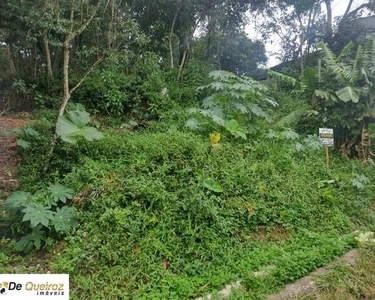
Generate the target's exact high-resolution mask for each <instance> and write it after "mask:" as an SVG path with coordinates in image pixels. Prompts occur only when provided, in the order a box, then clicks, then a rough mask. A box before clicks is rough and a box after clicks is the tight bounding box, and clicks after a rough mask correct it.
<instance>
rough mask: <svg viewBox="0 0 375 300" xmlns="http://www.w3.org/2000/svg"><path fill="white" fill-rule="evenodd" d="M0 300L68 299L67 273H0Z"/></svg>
mask: <svg viewBox="0 0 375 300" xmlns="http://www.w3.org/2000/svg"><path fill="white" fill-rule="evenodd" d="M0 299H1V300H3V299H4V300H19V299H25V300H26V299H27V300H41V299H59V300H69V275H68V274H0Z"/></svg>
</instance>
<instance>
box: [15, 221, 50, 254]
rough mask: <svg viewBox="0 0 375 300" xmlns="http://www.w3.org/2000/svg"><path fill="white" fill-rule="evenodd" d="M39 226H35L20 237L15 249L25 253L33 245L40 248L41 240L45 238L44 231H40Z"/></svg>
mask: <svg viewBox="0 0 375 300" xmlns="http://www.w3.org/2000/svg"><path fill="white" fill-rule="evenodd" d="M41 228H42V227H41V226H37V227H35V228H33V231H32V232H31V233H29V234H27V235H25V236H24V237H22V238H21V239H20V240H19V241H18V243H17V244H16V247H15V249H16V251H20V252H21V251H23V252H25V253H28V252H30V251H31V250H32V249H33V246H35V248H37V249H40V247H41V245H42V241H44V240H45V237H44V231H42V230H41Z"/></svg>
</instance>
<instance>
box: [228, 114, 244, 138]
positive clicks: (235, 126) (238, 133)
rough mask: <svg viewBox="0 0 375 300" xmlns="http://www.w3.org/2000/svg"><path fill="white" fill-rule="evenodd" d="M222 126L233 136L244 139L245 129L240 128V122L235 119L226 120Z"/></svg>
mask: <svg viewBox="0 0 375 300" xmlns="http://www.w3.org/2000/svg"><path fill="white" fill-rule="evenodd" d="M224 127H225V129H226V130H228V131H229V132H230V133H231V134H232V135H234V136H235V137H241V138H243V139H245V140H246V131H245V130H244V129H243V128H241V126H240V124H239V123H238V122H237V121H236V120H234V119H231V120H229V121H226V122H225V124H224Z"/></svg>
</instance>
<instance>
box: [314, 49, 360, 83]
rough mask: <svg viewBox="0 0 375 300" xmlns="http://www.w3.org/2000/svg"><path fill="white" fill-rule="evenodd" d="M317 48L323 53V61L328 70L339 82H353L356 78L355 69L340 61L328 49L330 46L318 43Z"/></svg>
mask: <svg viewBox="0 0 375 300" xmlns="http://www.w3.org/2000/svg"><path fill="white" fill-rule="evenodd" d="M317 46H318V47H319V48H320V49H321V51H322V52H323V55H324V57H323V60H324V62H325V64H326V66H327V68H328V69H329V70H330V71H331V72H332V73H333V75H334V76H335V77H336V79H337V80H338V81H339V82H342V81H349V82H353V81H354V79H355V77H354V75H355V74H354V73H353V69H352V67H351V66H350V65H347V64H345V63H343V62H340V61H338V59H337V57H336V55H335V54H334V53H333V52H332V51H331V50H330V49H329V48H328V46H327V45H326V44H324V43H322V42H320V43H318V44H317Z"/></svg>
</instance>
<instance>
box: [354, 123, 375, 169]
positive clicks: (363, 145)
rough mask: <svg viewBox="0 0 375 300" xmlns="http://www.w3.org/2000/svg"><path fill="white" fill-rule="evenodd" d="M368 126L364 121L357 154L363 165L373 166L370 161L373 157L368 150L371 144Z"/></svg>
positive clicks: (372, 162)
mask: <svg viewBox="0 0 375 300" xmlns="http://www.w3.org/2000/svg"><path fill="white" fill-rule="evenodd" d="M368 125H369V123H368V121H367V120H364V121H363V125H362V130H361V142H360V143H359V145H358V146H357V152H358V157H359V159H360V160H361V161H362V163H363V164H364V165H369V164H371V165H373V164H374V161H373V160H372V156H373V155H372V153H371V150H370V146H371V143H370V133H369V129H368Z"/></svg>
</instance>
